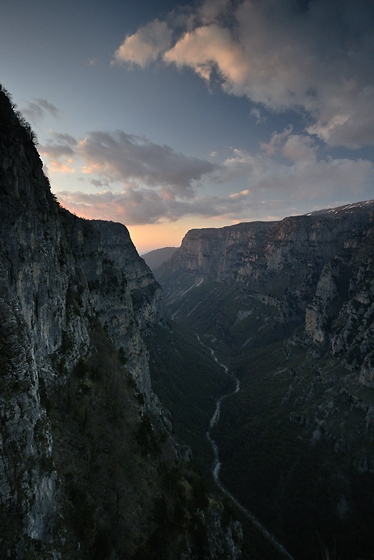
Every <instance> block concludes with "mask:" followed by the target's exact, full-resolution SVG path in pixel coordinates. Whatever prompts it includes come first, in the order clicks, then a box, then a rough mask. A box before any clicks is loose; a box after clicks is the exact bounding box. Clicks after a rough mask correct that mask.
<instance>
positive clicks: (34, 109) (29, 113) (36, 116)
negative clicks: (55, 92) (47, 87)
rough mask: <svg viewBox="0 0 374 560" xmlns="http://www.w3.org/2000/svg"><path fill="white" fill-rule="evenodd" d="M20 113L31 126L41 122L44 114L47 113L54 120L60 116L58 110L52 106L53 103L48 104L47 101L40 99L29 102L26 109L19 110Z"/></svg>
mask: <svg viewBox="0 0 374 560" xmlns="http://www.w3.org/2000/svg"><path fill="white" fill-rule="evenodd" d="M21 113H22V114H23V115H24V117H25V118H26V119H27V120H28V121H30V122H31V123H32V124H38V123H39V122H40V121H41V120H43V118H44V117H45V115H46V113H49V114H50V115H52V116H53V117H55V118H57V117H58V116H59V115H60V111H59V109H58V108H57V107H56V106H55V105H53V103H50V102H49V101H47V99H41V98H37V99H34V101H30V102H29V103H28V104H27V105H26V107H23V108H22V109H21Z"/></svg>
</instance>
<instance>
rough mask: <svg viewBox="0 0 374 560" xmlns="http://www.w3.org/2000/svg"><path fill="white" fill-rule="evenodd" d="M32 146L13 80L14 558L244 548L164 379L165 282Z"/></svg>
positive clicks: (8, 139) (3, 368)
mask: <svg viewBox="0 0 374 560" xmlns="http://www.w3.org/2000/svg"><path fill="white" fill-rule="evenodd" d="M34 144H35V136H34V134H33V133H32V131H31V129H30V127H29V126H28V124H27V123H25V121H24V120H23V119H22V117H21V116H20V115H19V114H17V113H15V111H14V107H13V106H12V103H11V101H10V100H9V97H8V96H7V95H6V93H5V92H4V91H3V90H1V91H0V373H1V376H0V386H1V392H0V420H1V432H0V449H1V455H0V504H1V509H0V528H1V530H0V555H1V557H3V558H14V559H16V560H18V559H19V560H21V559H26V558H31V557H33V558H34V557H37V558H38V559H43V558H45V559H47V558H54V559H59V558H64V560H65V559H69V558H75V559H79V558H82V559H83V558H93V559H95V558H100V559H105V558H111V559H113V560H115V559H117V558H123V557H126V558H138V559H140V558H145V557H147V558H156V557H157V558H158V557H163V558H175V557H179V556H180V555H181V556H180V557H182V556H183V557H185V558H186V559H188V558H190V557H192V556H194V557H196V554H197V556H199V554H200V555H201V556H202V557H204V558H205V557H206V558H215V557H216V555H217V552H216V551H217V550H218V549H222V550H225V555H226V557H228V558H237V557H238V556H239V555H240V541H241V526H240V524H239V523H237V522H235V521H233V520H231V518H230V520H229V522H228V523H226V524H225V525H224V526H223V524H222V518H223V514H224V507H223V505H222V504H221V503H219V502H217V501H215V500H213V499H212V498H210V497H208V494H207V493H206V491H205V490H204V488H203V482H202V481H201V479H200V477H199V475H198V474H197V473H196V470H194V467H193V465H192V464H191V463H189V462H188V463H186V462H185V461H184V460H183V459H182V455H183V453H182V452H181V451H180V449H181V446H180V445H177V444H176V443H175V442H174V440H173V439H172V437H171V435H170V431H169V425H170V420H169V419H168V418H167V417H166V415H165V414H164V413H163V412H162V409H161V406H160V403H159V400H158V398H157V397H156V396H155V395H154V393H153V390H152V386H151V380H150V372H149V354H148V350H147V347H146V344H145V341H144V337H145V336H146V335H149V334H150V333H151V332H152V329H153V328H154V327H155V325H163V324H164V323H165V316H164V312H163V301H162V292H161V289H160V286H159V285H158V284H157V282H156V281H155V279H154V277H153V275H152V274H151V272H150V269H149V268H148V266H147V265H146V264H145V262H144V260H143V259H141V258H140V257H139V256H138V254H137V252H136V250H135V248H134V246H133V244H132V242H131V239H130V236H129V233H128V231H127V229H126V227H125V226H123V225H121V224H116V223H111V222H103V221H87V220H83V219H80V218H77V217H76V216H73V215H72V214H70V213H69V212H68V211H67V210H64V209H63V208H61V207H60V206H59V204H58V203H57V201H56V200H55V197H54V196H53V195H52V193H51V191H50V186H49V181H48V179H47V178H46V177H45V176H44V174H43V170H42V162H41V161H40V158H39V156H38V153H37V151H36V149H35V145H34ZM199 539H200V540H199Z"/></svg>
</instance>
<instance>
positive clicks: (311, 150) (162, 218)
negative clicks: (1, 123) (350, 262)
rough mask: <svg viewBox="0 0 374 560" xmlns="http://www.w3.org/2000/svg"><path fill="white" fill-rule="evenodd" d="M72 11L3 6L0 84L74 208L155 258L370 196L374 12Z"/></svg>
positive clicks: (289, 6) (114, 5) (314, 5)
mask: <svg viewBox="0 0 374 560" xmlns="http://www.w3.org/2000/svg"><path fill="white" fill-rule="evenodd" d="M67 4H69V2H68V3H66V2H64V3H63V5H57V4H55V3H41V4H38V3H37V4H35V5H34V6H33V9H32V11H31V12H30V10H29V9H28V7H29V3H28V2H26V0H19V1H18V2H17V6H18V7H19V9H18V10H14V9H13V6H12V5H11V4H10V3H9V4H7V5H5V6H3V9H2V18H1V21H0V31H1V32H0V44H1V47H2V50H1V52H2V76H1V80H0V82H1V83H2V85H3V86H4V87H5V88H6V89H7V90H8V91H9V92H10V93H11V94H12V97H13V100H14V102H15V103H16V105H17V108H18V109H19V110H20V111H21V112H22V114H23V115H24V117H25V119H26V120H28V121H29V122H30V124H31V126H32V128H33V130H34V131H35V133H36V135H37V137H38V141H39V144H38V149H39V153H40V156H41V158H42V161H43V163H44V166H45V171H46V174H47V175H48V177H49V179H50V182H51V187H52V191H53V192H54V193H55V194H56V196H57V198H58V199H59V200H60V202H61V204H62V205H63V206H65V207H66V208H68V209H69V210H70V211H72V212H74V213H76V214H77V215H78V216H82V217H85V218H87V219H90V218H94V219H106V220H112V221H119V222H121V223H123V224H125V225H126V226H127V227H128V228H129V231H130V232H131V236H132V238H133V241H134V243H135V245H136V247H137V249H138V251H139V252H140V253H144V252H147V251H149V250H152V249H155V248H158V247H163V246H179V245H180V243H181V240H182V239H183V237H184V235H185V234H186V232H187V231H188V230H189V229H191V228H202V227H222V226H224V225H231V224H233V223H239V222H242V221H245V222H248V221H257V220H270V219H282V218H283V217H285V216H289V215H295V214H303V213H308V212H311V211H314V210H318V209H321V208H329V207H334V206H339V205H342V204H345V203H351V202H358V201H362V200H369V199H373V198H374V180H373V177H374V152H373V144H374V84H373V76H374V68H373V65H374V62H373V61H374V34H373V29H374V4H372V3H370V2H366V1H365V0H355V1H353V0H345V1H344V2H339V1H338V0H311V1H308V2H306V1H305V0H284V1H282V2H279V1H278V0H270V1H266V2H265V0H259V1H257V0H256V1H254V0H239V2H233V1H231V0H200V1H197V2H181V3H179V2H173V1H171V0H169V1H167V0H164V1H163V2H157V3H152V4H150V3H149V2H144V1H141V0H137V1H135V0H125V1H124V2H123V1H119V0H113V2H110V4H108V3H107V2H103V1H101V0H98V1H97V2H95V3H94V5H93V4H92V2H89V1H88V0H82V2H81V3H80V8H79V11H77V10H75V9H73V4H71V9H69V7H68V6H67ZM15 29H17V33H15V32H14V30H15ZM20 36H22V44H21V43H20V41H19V37H20Z"/></svg>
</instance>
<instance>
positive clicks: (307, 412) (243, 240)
mask: <svg viewBox="0 0 374 560" xmlns="http://www.w3.org/2000/svg"><path fill="white" fill-rule="evenodd" d="M373 216H374V201H367V202H362V203H357V204H352V205H347V206H344V207H340V208H336V209H332V210H326V211H322V212H318V213H314V214H310V215H306V216H296V217H290V218H286V219H284V220H282V221H280V222H273V223H260V222H259V223H248V224H238V225H235V226H230V227H226V228H221V229H216V230H215V229H202V230H192V231H190V232H188V234H187V235H186V237H185V238H184V240H183V242H182V245H181V248H180V249H179V250H178V251H177V252H176V253H175V254H174V255H173V256H172V258H171V259H170V260H169V261H168V262H166V263H164V265H162V266H161V267H160V268H159V269H158V270H156V273H155V274H156V278H157V279H158V280H159V281H160V283H161V285H162V286H163V289H164V292H165V299H166V303H167V310H168V313H169V314H170V316H172V317H173V318H174V320H175V321H176V322H178V323H179V324H180V325H181V326H182V327H183V328H185V329H191V330H192V331H193V332H197V333H198V334H199V336H200V338H201V339H202V340H203V341H204V343H205V344H207V345H208V346H210V347H212V348H214V350H215V352H216V354H217V355H218V357H219V359H220V361H221V362H223V363H224V364H226V365H227V366H228V367H229V368H230V371H231V372H232V373H234V374H235V375H236V376H237V378H238V379H239V380H240V390H239V391H238V392H237V393H235V394H232V395H231V396H230V397H229V398H226V399H225V400H224V401H223V402H222V406H221V416H220V421H219V423H218V424H217V426H216V427H215V428H214V430H213V431H212V436H213V437H214V439H215V441H216V442H217V444H218V448H219V453H220V459H221V462H222V466H221V471H220V477H221V481H222V482H223V483H224V484H225V485H226V486H227V487H228V488H229V489H230V490H231V492H233V494H234V495H235V496H236V497H237V498H238V499H239V500H240V501H241V502H242V503H243V504H244V505H245V506H246V507H247V508H248V509H249V510H251V511H252V512H253V513H254V514H255V515H256V516H257V517H258V518H259V519H260V520H261V521H262V522H263V523H264V524H265V526H266V527H267V528H268V529H269V530H271V531H272V532H273V533H274V534H275V535H276V536H277V537H278V539H279V540H280V541H281V542H282V543H283V544H284V545H285V546H286V548H287V549H288V550H289V552H291V553H292V555H294V557H295V558H296V559H298V560H300V559H305V560H312V559H314V558H336V559H340V560H343V559H346V560H352V559H355V560H358V559H371V558H373V557H374V544H373V540H372V528H373V526H374V505H373V495H374V437H373V434H374V432H373V426H374V424H373V422H374V383H373V379H374V344H373V343H374V338H373V337H374V217H373ZM174 383H176V381H175V382H174ZM161 389H162V386H161ZM161 389H160V390H161ZM201 390H202V391H203V386H202V389H201ZM196 392H198V389H196ZM160 394H161V393H160ZM168 398H169V399H170V401H173V400H174V401H177V394H176V393H173V394H170V390H169V395H168ZM195 400H196V396H192V397H191V403H192V404H191V406H194V402H195ZM184 406H186V403H184ZM178 407H179V410H180V409H181V407H180V405H179V404H178V402H175V406H174V409H173V410H174V412H175V414H177V413H178ZM201 429H204V428H201Z"/></svg>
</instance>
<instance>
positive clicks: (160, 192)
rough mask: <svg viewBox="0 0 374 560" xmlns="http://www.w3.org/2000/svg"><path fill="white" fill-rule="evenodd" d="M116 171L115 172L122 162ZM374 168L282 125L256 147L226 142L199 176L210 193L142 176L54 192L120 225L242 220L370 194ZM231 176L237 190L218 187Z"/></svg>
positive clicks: (75, 206)
mask: <svg viewBox="0 0 374 560" xmlns="http://www.w3.org/2000/svg"><path fill="white" fill-rule="evenodd" d="M130 138H132V137H130ZM135 159H136V157H135ZM95 161H97V160H92V164H93V165H94V166H97V167H98V169H101V168H102V167H101V165H102V164H101V163H99V164H97V163H95ZM138 164H139V162H136V161H135V162H134V165H135V166H137V165H138ZM116 165H117V163H116ZM116 172H118V173H120V174H121V173H122V172H121V169H119V170H117V171H116ZM373 174H374V165H373V163H372V162H370V161H367V160H363V159H357V160H352V159H347V158H340V159H333V158H331V157H328V158H325V159H321V158H320V159H319V158H318V150H317V146H316V145H315V144H313V141H312V140H311V139H310V137H307V136H305V137H304V136H301V135H296V134H293V133H292V130H291V129H290V128H287V129H285V131H284V132H283V133H280V134H273V135H272V137H271V139H270V141H269V143H267V144H263V145H262V150H261V152H260V153H258V154H255V155H252V154H249V153H246V152H244V151H241V150H233V152H232V155H231V157H229V158H227V159H226V160H225V161H224V162H223V164H222V165H220V166H216V167H215V168H212V169H210V171H209V172H208V173H207V174H206V177H205V179H206V181H207V182H209V183H210V188H209V189H208V192H209V194H208V193H207V192H206V190H205V194H204V191H202V192H200V193H199V192H196V193H194V195H193V196H189V197H183V196H178V195H176V194H175V193H173V196H170V191H168V190H167V189H165V188H161V187H160V185H158V186H152V185H151V184H148V185H147V184H146V183H145V181H143V183H142V184H140V183H135V184H132V185H131V184H128V185H127V186H126V189H125V190H122V191H121V192H112V191H110V190H106V191H104V192H100V193H94V194H87V193H77V192H75V193H73V192H67V191H65V192H60V193H57V194H58V198H59V199H60V200H61V202H62V204H63V205H65V206H66V207H68V208H69V209H70V210H71V211H74V212H75V213H77V214H78V215H81V216H83V217H87V218H103V219H109V220H115V221H119V222H121V223H124V224H126V225H134V224H154V223H159V222H162V221H170V222H173V221H177V220H178V219H180V218H182V217H186V216H199V217H200V218H202V219H204V218H221V219H225V220H226V221H230V220H231V221H232V220H239V221H249V220H253V219H264V218H266V217H271V218H273V219H279V218H281V217H283V216H285V215H291V214H292V213H303V212H307V211H310V207H311V203H312V204H313V205H314V209H318V208H321V207H329V206H334V205H336V203H335V201H336V200H341V201H342V204H343V203H344V202H351V201H353V200H357V197H358V196H361V195H362V196H361V199H362V200H364V199H365V198H370V196H369V197H367V196H366V195H367V193H370V192H371V190H372V177H373ZM126 177H127V178H129V176H128V172H126ZM143 179H144V177H143ZM147 180H149V179H147ZM238 181H239V184H241V185H242V188H241V189H240V190H238V191H233V190H232V186H231V191H229V192H228V193H227V194H218V192H219V188H218V189H217V187H219V185H220V184H225V186H226V187H227V185H230V184H231V185H233V184H235V182H238ZM149 182H150V183H151V182H152V181H149ZM97 186H102V185H100V184H98V185H97ZM212 192H213V193H214V192H216V194H212ZM265 201H266V202H265ZM317 201H318V202H317Z"/></svg>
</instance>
